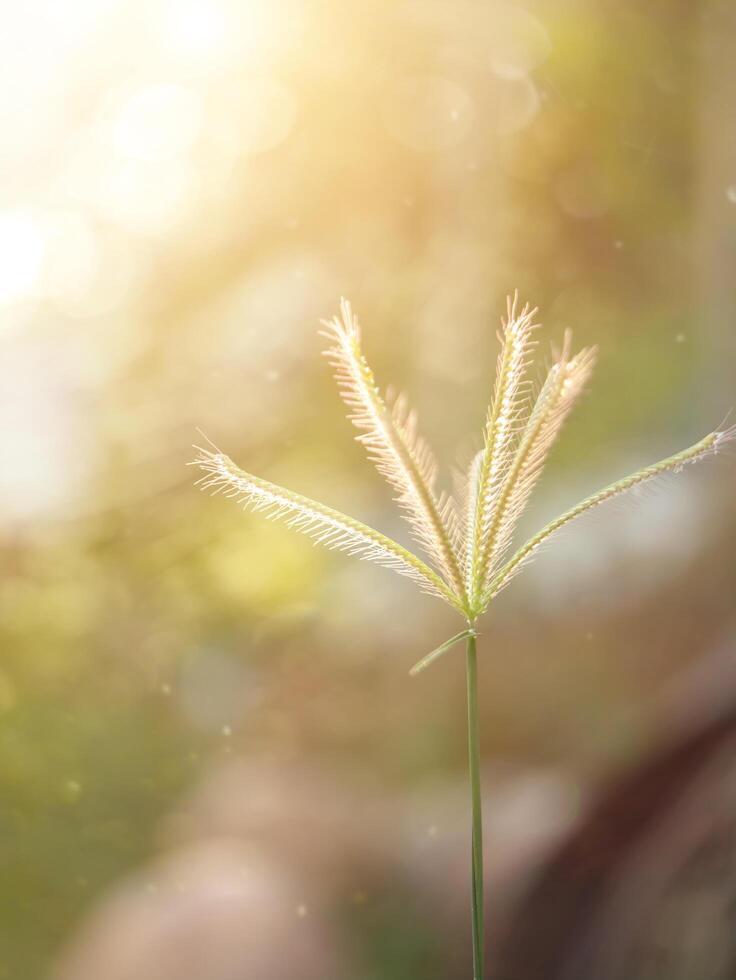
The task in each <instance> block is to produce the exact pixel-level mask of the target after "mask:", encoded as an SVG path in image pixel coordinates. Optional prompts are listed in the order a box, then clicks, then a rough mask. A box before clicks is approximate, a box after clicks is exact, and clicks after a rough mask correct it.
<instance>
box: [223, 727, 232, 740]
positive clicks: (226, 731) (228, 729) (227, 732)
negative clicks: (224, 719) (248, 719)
mask: <svg viewBox="0 0 736 980" xmlns="http://www.w3.org/2000/svg"><path fill="white" fill-rule="evenodd" d="M220 732H221V734H222V735H223V736H224V737H225V738H230V736H231V735H232V733H233V730H232V728H231V727H230V726H229V725H223V726H222V728H221V729H220Z"/></svg>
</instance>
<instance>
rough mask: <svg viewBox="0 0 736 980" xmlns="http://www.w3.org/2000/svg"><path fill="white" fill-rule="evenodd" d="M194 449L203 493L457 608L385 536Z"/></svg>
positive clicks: (433, 578)
mask: <svg viewBox="0 0 736 980" xmlns="http://www.w3.org/2000/svg"><path fill="white" fill-rule="evenodd" d="M196 448H197V449H198V450H199V456H198V457H197V459H196V460H194V463H193V465H194V466H198V467H199V468H200V469H202V470H203V471H204V474H205V475H204V476H203V477H202V478H201V479H200V480H199V481H198V482H199V484H200V485H201V486H202V487H203V489H205V490H212V491H213V493H215V494H217V493H223V494H224V495H225V496H226V497H234V498H235V499H236V500H237V501H238V503H240V504H243V505H244V506H245V507H246V508H247V507H250V508H251V509H252V510H254V511H262V512H263V513H264V514H265V516H266V517H267V518H269V519H274V520H278V519H283V520H284V521H285V522H286V524H287V525H288V526H289V527H293V528H294V529H295V530H297V531H300V532H301V533H302V534H307V535H309V537H311V538H313V539H314V541H315V542H316V543H318V544H323V545H325V547H327V548H331V549H336V550H338V551H345V552H347V553H348V554H350V555H357V556H358V557H359V558H364V559H367V560H368V561H374V562H377V563H378V564H379V565H383V566H384V567H385V568H393V569H394V570H395V571H397V572H399V573H400V574H402V575H406V576H408V577H409V578H411V579H413V580H414V581H415V582H417V583H418V584H419V585H420V586H421V588H422V589H423V590H424V591H425V592H429V593H431V594H432V595H435V596H438V597H439V598H441V599H446V600H447V601H448V602H450V603H452V604H456V601H455V597H454V596H453V595H452V593H451V592H450V590H449V589H448V588H447V586H446V584H445V583H444V582H443V581H442V579H441V578H440V577H439V576H438V575H436V574H435V573H434V572H433V571H432V569H431V568H429V567H428V566H427V565H425V564H424V562H423V561H421V560H420V559H419V558H417V557H416V555H413V554H412V553H411V552H410V551H407V550H406V549H405V548H402V546H401V545H400V544H397V543H396V542H395V541H392V540H391V539H390V538H387V537H386V536H385V535H384V534H381V533H380V532H378V531H375V530H374V529H373V528H371V527H368V526H367V525H366V524H361V523H360V521H356V520H355V519H354V518H352V517H348V516H347V515H346V514H341V513H340V512H339V511H337V510H333V509H332V508H331V507H326V506H325V505H324V504H321V503H318V502H317V501H316V500H310V499H309V498H308V497H303V496H302V495H301V494H298V493H294V492H293V491H291V490H286V489H285V488H284V487H279V486H277V485H276V484H274V483H268V482H267V481H266V480H261V479H259V477H257V476H253V475H251V474H250V473H246V472H245V471H244V470H241V469H240V468H239V467H238V466H236V465H235V464H234V463H233V461H232V460H231V459H230V458H229V457H228V456H225V455H224V454H223V453H220V452H210V451H209V450H206V449H201V448H200V447H196Z"/></svg>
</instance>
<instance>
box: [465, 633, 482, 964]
mask: <svg viewBox="0 0 736 980" xmlns="http://www.w3.org/2000/svg"><path fill="white" fill-rule="evenodd" d="M465 663H466V674H467V687H468V692H467V693H468V769H469V772H470V806H471V812H472V820H471V828H472V830H471V837H472V844H471V876H472V893H471V897H472V926H473V978H474V980H483V954H484V936H485V931H484V922H485V918H484V896H483V804H482V799H481V790H480V727H479V724H478V656H477V652H476V647H475V632H471V633H470V635H469V636H468V639H467V642H466V647H465Z"/></svg>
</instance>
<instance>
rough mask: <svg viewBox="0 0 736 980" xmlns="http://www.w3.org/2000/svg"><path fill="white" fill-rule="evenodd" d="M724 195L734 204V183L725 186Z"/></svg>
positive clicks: (735, 192) (735, 185)
mask: <svg viewBox="0 0 736 980" xmlns="http://www.w3.org/2000/svg"><path fill="white" fill-rule="evenodd" d="M726 197H727V198H728V200H729V201H730V202H731V204H736V184H729V186H728V187H727V188H726Z"/></svg>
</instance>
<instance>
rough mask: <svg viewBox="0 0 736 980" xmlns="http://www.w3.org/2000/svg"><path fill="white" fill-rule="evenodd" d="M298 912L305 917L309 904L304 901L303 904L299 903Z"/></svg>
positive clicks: (299, 915) (301, 917) (300, 916)
mask: <svg viewBox="0 0 736 980" xmlns="http://www.w3.org/2000/svg"><path fill="white" fill-rule="evenodd" d="M296 914H297V916H298V917H299V918H300V919H304V918H305V917H306V915H307V906H306V905H305V904H304V903H303V902H302V904H301V905H297V907H296Z"/></svg>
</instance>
